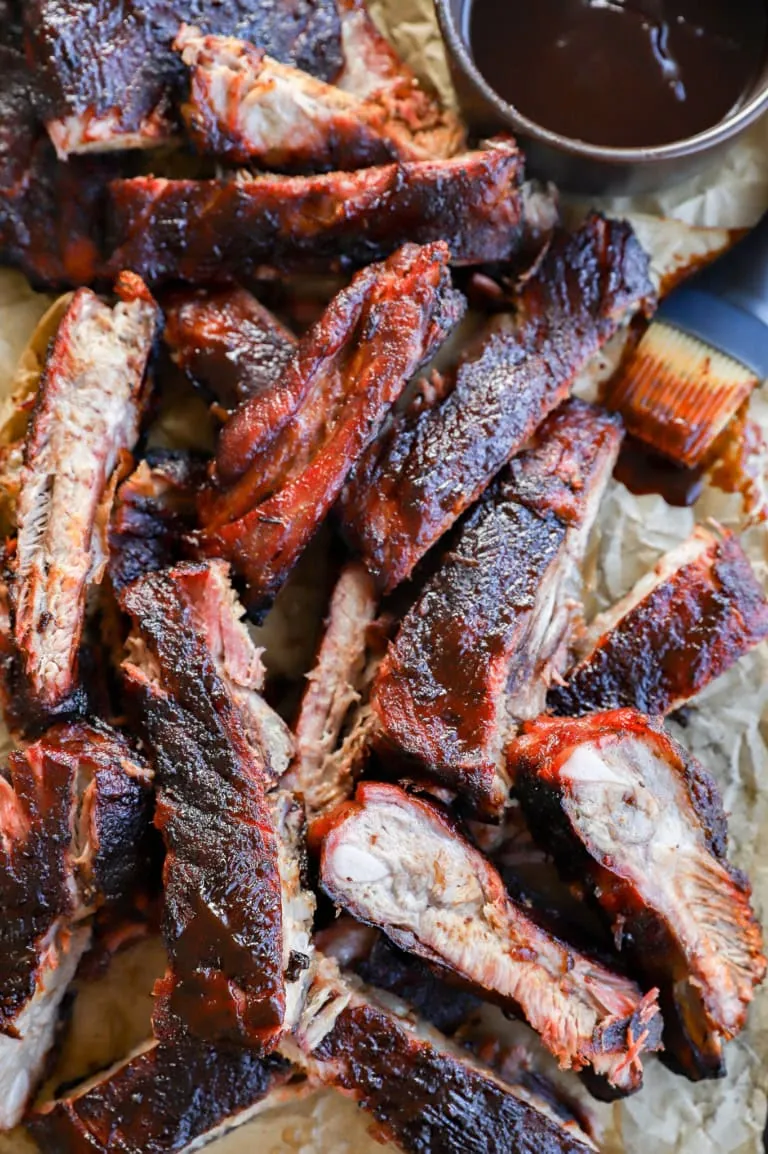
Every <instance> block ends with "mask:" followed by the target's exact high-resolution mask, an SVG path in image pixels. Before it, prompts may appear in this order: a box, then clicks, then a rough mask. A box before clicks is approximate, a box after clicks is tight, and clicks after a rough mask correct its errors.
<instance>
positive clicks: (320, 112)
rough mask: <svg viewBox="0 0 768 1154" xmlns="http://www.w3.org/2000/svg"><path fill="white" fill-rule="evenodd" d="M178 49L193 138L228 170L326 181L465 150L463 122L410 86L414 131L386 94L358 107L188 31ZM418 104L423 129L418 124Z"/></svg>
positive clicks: (230, 42)
mask: <svg viewBox="0 0 768 1154" xmlns="http://www.w3.org/2000/svg"><path fill="white" fill-rule="evenodd" d="M174 47H175V48H176V50H177V52H179V53H180V55H181V59H182V61H183V62H184V64H185V65H186V66H187V68H188V70H189V96H188V98H187V100H186V101H185V102H184V103H183V104H182V106H181V112H182V116H183V117H184V121H185V124H186V127H187V132H188V134H189V135H190V137H191V138H192V140H193V142H194V144H195V146H196V147H197V148H198V150H199V151H200V152H203V153H209V154H211V155H213V156H216V157H219V158H221V159H223V160H226V161H227V162H228V163H231V164H248V163H251V164H254V163H255V164H256V165H257V166H258V167H260V168H266V169H270V170H272V171H278V172H279V171H282V172H325V171H333V170H344V169H358V168H367V167H369V166H371V165H376V164H387V163H389V162H390V161H393V160H401V161H407V160H427V159H429V158H430V157H439V156H450V155H451V154H452V153H455V152H456V151H457V150H458V148H459V147H460V145H461V143H462V133H461V130H460V128H459V126H458V122H457V121H456V120H455V119H454V118H453V117H447V118H446V117H443V116H442V114H441V113H440V110H439V109H438V108H437V107H436V106H435V105H434V103H433V102H432V101H430V100H429V99H428V98H427V97H426V96H425V94H424V93H419V90H418V89H415V88H414V86H413V84H411V85H409V97H410V106H409V111H410V113H411V117H410V123H409V121H408V120H405V121H404V120H399V119H398V118H397V117H396V115H395V113H396V108H397V106H396V105H394V102H393V100H392V98H391V95H390V92H389V91H388V90H387V89H384V92H383V94H382V99H381V100H379V99H377V97H376V95H373V96H372V97H369V98H368V99H366V100H361V99H360V98H359V97H357V96H354V95H352V94H351V93H349V92H345V91H344V90H343V89H341V88H338V87H336V85H333V84H326V83H324V82H323V81H322V80H317V79H316V78H315V77H313V76H310V75H309V74H308V73H306V72H302V71H301V69H298V68H292V67H290V66H289V65H285V64H281V63H280V62H279V61H277V60H274V59H272V58H271V57H270V56H268V55H267V54H266V53H265V51H264V49H263V48H261V47H259V48H256V47H255V46H254V45H253V44H248V43H246V42H244V41H243V40H237V39H235V38H234V37H225V36H204V35H203V34H202V33H201V32H200V29H199V28H194V27H190V26H188V25H184V26H183V27H182V28H181V29H180V31H179V34H178V36H177V37H176V41H175V44H174ZM417 94H418V95H417ZM414 97H415V98H416V99H415V100H414ZM419 97H420V99H419ZM387 98H388V99H387ZM416 101H418V103H419V104H420V105H421V107H420V108H419V109H418V111H420V112H422V113H425V112H426V113H428V114H429V115H428V119H427V121H426V123H420V122H419V120H418V112H417V113H416V115H415V116H414V115H413V114H414V112H415V111H416V110H415V109H414V103H416ZM414 121H415V123H414Z"/></svg>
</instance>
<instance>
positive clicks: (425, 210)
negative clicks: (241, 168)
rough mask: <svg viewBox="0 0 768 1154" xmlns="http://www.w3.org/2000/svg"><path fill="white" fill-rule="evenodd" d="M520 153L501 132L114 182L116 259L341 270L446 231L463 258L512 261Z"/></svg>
mask: <svg viewBox="0 0 768 1154" xmlns="http://www.w3.org/2000/svg"><path fill="white" fill-rule="evenodd" d="M521 167H522V166H521V160H520V154H519V153H518V152H517V149H516V148H515V147H514V145H511V144H508V143H504V142H496V143H495V144H494V145H493V146H492V147H489V148H487V149H486V150H485V151H482V152H470V153H467V154H465V155H463V156H458V157H455V158H452V159H450V160H436V161H423V162H422V161H418V162H414V163H407V164H401V165H397V164H392V165H386V166H384V167H382V168H367V169H362V170H360V171H359V172H355V173H340V172H333V173H330V174H328V175H326V176H313V177H302V176H299V177H285V178H281V179H277V178H274V177H261V178H258V177H257V178H254V179H252V180H243V181H236V180H229V181H189V180H187V181H185V180H162V179H159V178H153V177H140V178H137V179H135V180H124V181H121V180H117V181H114V182H113V184H112V186H111V193H112V204H111V211H110V217H111V231H112V247H113V250H114V251H113V256H112V258H111V261H110V264H111V266H112V267H115V268H118V267H119V268H132V269H134V271H139V270H143V272H144V274H145V275H146V277H147V278H148V279H149V280H150V281H152V282H157V281H162V280H169V279H181V280H187V281H193V282H203V281H207V280H217V279H218V280H222V279H226V278H232V277H237V276H247V275H250V274H254V273H257V272H259V270H262V269H276V270H278V271H290V270H296V271H301V272H308V271H312V270H315V271H321V272H324V271H330V270H334V269H339V268H349V267H350V266H355V265H361V264H368V263H370V262H371V261H374V260H382V259H383V258H384V257H386V256H388V255H389V254H390V253H392V252H394V251H395V249H397V248H399V247H400V245H402V244H403V243H404V242H405V241H413V242H415V243H417V244H429V243H431V242H433V241H437V240H444V241H446V243H447V244H448V247H449V248H450V250H451V259H452V260H453V261H454V262H455V263H457V264H475V263H478V262H482V261H489V260H504V259H505V258H506V257H508V256H509V255H510V254H511V253H512V252H513V251H514V249H515V247H516V245H517V244H518V243H519V239H520V235H521V224H520V218H521V200H520V194H519V182H520V178H521Z"/></svg>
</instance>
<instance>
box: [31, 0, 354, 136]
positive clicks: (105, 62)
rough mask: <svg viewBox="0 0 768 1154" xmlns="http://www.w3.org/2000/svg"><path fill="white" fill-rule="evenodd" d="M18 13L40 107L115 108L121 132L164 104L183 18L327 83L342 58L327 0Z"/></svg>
mask: <svg viewBox="0 0 768 1154" xmlns="http://www.w3.org/2000/svg"><path fill="white" fill-rule="evenodd" d="M24 18H25V25H26V33H27V44H28V49H29V52H30V55H31V57H32V59H33V60H34V62H35V65H36V67H37V70H38V75H39V78H40V79H39V82H38V83H39V97H38V105H39V110H40V112H41V114H42V115H43V116H44V117H45V118H46V119H50V118H58V117H64V116H68V115H71V114H72V113H87V112H90V111H92V112H95V113H97V114H98V115H104V114H108V113H110V112H112V111H114V110H119V116H120V124H121V128H122V129H123V131H127V132H130V131H134V132H135V131H136V130H138V129H139V128H140V127H141V125H142V122H143V121H144V120H146V118H147V117H148V116H149V115H150V114H151V113H153V112H154V111H155V110H156V109H158V108H160V109H161V110H162V111H164V112H167V111H169V108H168V106H169V104H170V95H171V92H172V90H173V88H174V87H175V86H176V84H177V82H178V80H179V77H180V75H181V68H180V65H179V62H178V60H177V58H176V56H175V54H174V52H173V50H172V43H173V39H174V37H175V35H176V33H177V32H178V29H179V25H180V24H181V23H182V21H184V20H186V21H188V22H189V23H194V24H198V25H201V26H202V28H203V31H205V32H212V33H223V34H230V35H241V36H243V38H245V39H248V40H251V41H253V43H257V44H260V45H261V46H262V47H263V48H264V49H265V50H266V51H268V52H269V53H270V55H271V56H275V57H277V58H278V59H280V60H281V61H284V62H285V63H296V64H298V66H299V67H301V68H304V69H305V70H307V71H309V72H312V73H314V74H316V75H318V76H322V77H323V78H324V79H327V80H332V79H333V78H334V77H335V75H336V74H337V72H338V71H339V69H340V67H341V65H342V56H341V44H340V26H339V16H338V11H337V7H336V4H335V3H333V0H320V2H319V3H311V2H310V0H280V2H279V3H276V4H261V3H257V2H254V0H228V3H227V4H222V5H219V4H215V5H211V4H209V3H206V0H120V2H119V0H96V2H95V3H94V2H93V0H67V3H66V4H61V3H60V2H59V0H27V2H26V3H25V5H24Z"/></svg>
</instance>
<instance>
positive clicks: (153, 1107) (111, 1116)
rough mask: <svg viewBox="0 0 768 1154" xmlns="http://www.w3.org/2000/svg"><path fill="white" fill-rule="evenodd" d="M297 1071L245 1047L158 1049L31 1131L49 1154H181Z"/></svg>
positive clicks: (47, 1114)
mask: <svg viewBox="0 0 768 1154" xmlns="http://www.w3.org/2000/svg"><path fill="white" fill-rule="evenodd" d="M291 1073H292V1071H291V1067H290V1066H289V1064H288V1063H287V1062H285V1061H283V1059H281V1058H277V1057H270V1058H267V1059H263V1058H258V1057H257V1056H256V1055H255V1054H254V1053H253V1052H252V1051H250V1050H246V1049H239V1048H232V1049H214V1048H213V1047H211V1046H207V1045H204V1044H201V1043H200V1042H195V1043H194V1044H193V1045H189V1046H186V1047H184V1046H179V1047H172V1046H162V1045H159V1046H155V1047H154V1048H153V1049H152V1050H149V1051H148V1052H147V1053H144V1054H141V1055H139V1056H138V1057H136V1058H133V1059H131V1060H130V1061H129V1062H127V1063H126V1064H125V1065H124V1066H121V1067H120V1068H119V1069H118V1070H117V1071H115V1073H113V1074H112V1075H111V1076H108V1077H106V1078H105V1079H104V1080H103V1081H101V1082H99V1083H97V1084H96V1085H95V1086H94V1087H93V1088H92V1089H90V1090H88V1091H86V1092H85V1093H84V1094H83V1095H82V1096H80V1097H76V1096H75V1097H71V1098H66V1099H63V1100H62V1101H60V1102H57V1103H56V1104H55V1105H53V1106H52V1107H49V1108H48V1109H47V1110H45V1109H44V1110H41V1111H39V1112H38V1113H36V1114H33V1115H32V1116H31V1117H30V1118H29V1120H28V1121H27V1128H28V1130H29V1132H30V1133H31V1135H32V1137H33V1138H35V1140H36V1141H37V1143H38V1144H39V1146H40V1149H41V1150H44V1151H45V1152H46V1154H118V1152H119V1154H177V1152H179V1151H182V1150H185V1149H186V1148H187V1147H188V1146H189V1145H190V1144H191V1143H192V1142H194V1141H196V1140H198V1139H200V1138H202V1137H203V1136H204V1135H205V1134H207V1133H208V1132H210V1131H212V1130H215V1129H216V1128H217V1127H218V1126H222V1125H225V1124H226V1123H227V1122H228V1121H230V1120H231V1121H234V1120H235V1119H236V1117H237V1115H238V1114H240V1113H242V1112H243V1111H245V1110H248V1109H249V1108H251V1107H253V1106H256V1105H257V1104H258V1103H259V1102H260V1101H261V1100H262V1099H264V1098H266V1096H267V1095H268V1094H269V1093H270V1092H271V1091H272V1090H275V1089H278V1088H279V1087H280V1086H283V1085H285V1083H286V1082H287V1081H288V1080H289V1078H290V1077H291Z"/></svg>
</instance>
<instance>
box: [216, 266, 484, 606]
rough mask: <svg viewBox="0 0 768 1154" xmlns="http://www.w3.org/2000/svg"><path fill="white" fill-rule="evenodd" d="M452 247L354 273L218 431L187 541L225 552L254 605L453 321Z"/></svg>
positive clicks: (279, 576)
mask: <svg viewBox="0 0 768 1154" xmlns="http://www.w3.org/2000/svg"><path fill="white" fill-rule="evenodd" d="M447 262H448V251H447V249H446V247H445V245H442V244H436V245H428V246H425V247H423V248H419V247H417V246H416V245H404V246H403V248H402V249H400V251H399V252H397V253H396V254H395V255H394V256H392V257H390V258H389V260H388V261H386V262H385V263H384V264H382V265H371V266H369V267H368V268H367V269H364V270H363V271H362V272H360V273H359V274H358V275H357V276H356V277H355V278H354V280H353V281H352V283H351V285H350V286H349V287H348V288H347V289H344V290H342V292H340V293H339V294H338V295H337V296H336V297H335V298H334V300H333V301H332V302H331V304H330V305H329V307H328V309H327V310H326V312H325V313H324V315H323V317H322V318H321V320H320V321H319V322H318V323H317V324H316V325H314V326H313V327H312V329H311V330H310V331H309V332H308V333H307V334H306V336H305V337H304V338H303V339H302V341H301V342H300V343H299V346H298V348H297V350H296V354H295V356H294V358H293V360H292V361H291V364H290V366H289V368H288V370H287V371H286V372H285V373H284V374H283V376H282V377H281V379H280V382H279V386H278V387H276V388H273V389H272V390H270V391H269V392H264V393H261V394H259V395H257V396H256V397H253V398H252V399H251V400H249V401H246V402H245V403H244V404H243V405H242V406H241V407H240V408H239V409H238V410H237V411H236V412H235V414H234V416H233V417H232V418H231V420H230V421H229V422H228V423H227V425H226V426H225V427H224V430H223V432H222V434H221V438H220V441H219V449H218V453H217V477H218V479H219V482H220V484H223V483H224V482H230V481H235V482H236V483H235V484H234V485H232V486H231V487H230V488H226V489H223V490H222V491H220V492H217V491H216V490H214V491H213V492H212V493H211V496H210V499H209V500H207V501H205V502H204V503H203V505H202V508H201V519H202V520H203V522H204V524H205V526H206V527H205V529H204V530H203V531H202V532H200V533H199V534H197V535H196V536H195V538H194V547H195V548H196V549H197V551H198V552H199V553H200V554H203V555H206V556H220V557H225V558H226V559H227V560H229V561H231V563H232V564H233V566H234V568H235V569H236V571H237V572H239V573H241V574H242V576H243V577H244V578H245V580H246V582H247V585H248V591H249V603H250V605H251V606H253V607H256V608H258V607H260V605H262V604H264V603H265V602H268V601H269V599H270V598H271V597H272V596H273V595H274V594H275V593H276V592H277V590H278V589H279V587H280V586H281V584H282V583H283V581H284V579H285V577H286V576H287V574H288V572H289V571H290V569H291V568H292V567H293V565H294V563H295V561H296V560H297V559H298V557H299V555H300V553H301V552H302V551H303V550H304V548H305V547H306V546H307V544H308V543H309V540H310V539H311V537H312V535H313V533H314V532H315V530H316V529H317V527H318V525H319V524H320V522H321V520H322V519H323V517H324V516H325V514H326V513H327V511H328V510H329V509H330V507H331V505H332V504H333V502H334V500H335V499H336V497H337V496H338V493H339V490H340V489H341V486H342V485H343V483H344V479H345V477H346V475H347V473H348V472H349V470H350V468H351V467H352V465H353V464H354V462H355V461H356V460H357V458H358V457H359V456H360V453H361V452H362V451H363V450H364V449H365V447H366V446H367V445H368V443H369V442H370V440H371V439H372V437H374V436H375V435H376V432H377V430H378V428H379V426H380V425H381V423H382V422H383V420H384V418H385V416H386V414H387V412H388V410H389V408H390V407H391V406H392V405H393V404H394V403H395V402H396V401H397V399H398V397H399V396H400V394H401V392H402V390H403V388H404V387H405V385H406V383H407V381H408V378H409V377H410V376H411V375H412V373H413V372H414V371H415V370H416V369H417V368H418V367H419V366H420V365H421V364H423V363H424V361H425V360H427V359H428V358H429V357H430V356H431V355H432V354H433V353H434V351H435V350H436V348H437V347H439V345H440V344H441V342H442V341H443V340H444V338H445V337H446V335H447V333H448V332H449V331H450V329H451V328H452V327H453V325H454V324H455V323H456V322H457V320H458V319H459V318H460V316H461V314H462V312H463V308H464V298H463V297H462V296H461V294H460V293H458V292H457V291H456V290H455V289H453V288H452V287H451V281H450V273H449V270H448V267H447Z"/></svg>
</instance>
